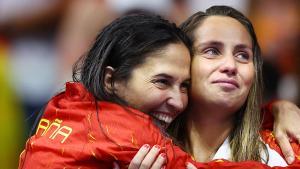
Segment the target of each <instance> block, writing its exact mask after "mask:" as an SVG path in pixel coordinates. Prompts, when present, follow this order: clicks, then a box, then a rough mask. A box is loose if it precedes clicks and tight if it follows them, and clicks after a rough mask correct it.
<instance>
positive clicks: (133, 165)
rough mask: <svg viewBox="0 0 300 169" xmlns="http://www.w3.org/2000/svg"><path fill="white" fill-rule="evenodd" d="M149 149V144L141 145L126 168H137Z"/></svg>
mask: <svg viewBox="0 0 300 169" xmlns="http://www.w3.org/2000/svg"><path fill="white" fill-rule="evenodd" d="M149 150H150V145H149V144H145V145H143V146H142V147H141V148H140V149H139V151H138V152H137V153H136V155H135V156H134V157H133V159H132V160H131V162H130V164H129V166H128V169H136V168H139V167H140V165H141V163H142V162H143V160H144V158H145V157H146V155H147V154H148V152H149Z"/></svg>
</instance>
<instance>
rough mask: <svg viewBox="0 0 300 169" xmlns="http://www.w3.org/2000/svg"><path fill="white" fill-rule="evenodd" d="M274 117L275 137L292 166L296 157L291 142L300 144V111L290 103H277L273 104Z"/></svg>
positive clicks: (281, 101)
mask: <svg viewBox="0 0 300 169" xmlns="http://www.w3.org/2000/svg"><path fill="white" fill-rule="evenodd" d="M272 113H273V116H274V135H275V138H276V141H277V142H278V144H279V146H280V148H281V150H282V153H283V155H284V157H285V159H286V161H287V162H288V163H289V164H291V163H292V162H293V161H294V159H295V155H294V152H293V149H292V147H291V144H290V141H291V140H292V139H295V140H297V141H298V143H300V123H299V122H300V109H299V108H298V107H297V106H296V105H295V104H293V103H291V102H289V101H284V100H280V101H275V102H274V103H273V104H272Z"/></svg>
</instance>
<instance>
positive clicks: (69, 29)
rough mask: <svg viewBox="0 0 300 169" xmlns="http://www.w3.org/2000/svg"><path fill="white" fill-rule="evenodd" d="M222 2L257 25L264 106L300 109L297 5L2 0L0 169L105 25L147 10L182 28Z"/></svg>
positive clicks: (289, 1) (11, 161)
mask: <svg viewBox="0 0 300 169" xmlns="http://www.w3.org/2000/svg"><path fill="white" fill-rule="evenodd" d="M223 4H224V5H229V6H232V7H235V8H236V9H238V10H240V11H241V12H243V13H244V14H245V15H246V16H249V18H250V19H251V20H252V22H253V25H254V27H255V29H256V32H257V36H258V39H259V42H260V45H261V47H262V51H263V57H264V61H265V64H264V79H265V93H264V98H265V100H270V99H277V98H280V99H287V100H290V101H293V102H294V103H296V104H298V106H299V105H300V66H299V65H300V19H299V18H300V1H298V0H284V1H283V0H264V1H259V0H251V1H250V0H244V1H239V0H227V1H226V0H201V1H199V0H152V1H139V0H88V1H87V0H76V1H72V0H51V1H49V0H27V1H26V2H25V1H24V2H22V1H18V0H1V1H0V116H1V118H0V136H1V141H0V150H1V151H0V168H3V169H14V168H17V166H18V159H19V154H20V153H21V151H22V150H23V148H24V144H25V141H26V139H27V138H28V136H29V130H30V129H31V127H32V125H33V123H34V118H35V116H36V114H37V112H38V111H39V110H40V109H41V108H42V106H43V105H44V104H46V102H47V100H48V99H50V98H51V96H53V95H54V94H56V93H58V92H59V91H61V90H63V87H64V83H65V82H66V81H69V80H71V79H72V77H71V71H72V65H73V63H74V62H75V61H76V60H77V59H78V58H79V57H80V56H81V55H83V54H84V53H85V52H86V51H87V50H88V48H89V46H90V45H91V43H93V40H94V38H95V36H96V34H97V33H98V32H99V31H101V28H103V27H104V26H105V25H106V24H108V23H109V22H111V21H112V20H113V19H115V18H116V17H118V16H120V15H122V14H124V13H126V12H128V11H130V10H137V9H144V10H149V11H154V12H156V13H158V14H161V15H163V16H164V17H165V18H167V19H169V20H171V21H173V22H175V23H176V24H178V25H179V24H180V23H181V22H182V21H184V20H185V19H186V18H187V17H188V16H190V15H191V14H193V13H195V12H196V11H199V10H205V9H206V8H208V7H209V6H212V5H223Z"/></svg>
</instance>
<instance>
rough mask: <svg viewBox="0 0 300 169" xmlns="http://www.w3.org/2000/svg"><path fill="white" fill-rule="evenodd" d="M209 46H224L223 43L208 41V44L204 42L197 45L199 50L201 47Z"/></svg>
mask: <svg viewBox="0 0 300 169" xmlns="http://www.w3.org/2000/svg"><path fill="white" fill-rule="evenodd" d="M207 45H213V46H223V43H222V42H219V41H208V42H203V43H200V44H199V45H197V46H196V47H197V48H199V47H201V46H207Z"/></svg>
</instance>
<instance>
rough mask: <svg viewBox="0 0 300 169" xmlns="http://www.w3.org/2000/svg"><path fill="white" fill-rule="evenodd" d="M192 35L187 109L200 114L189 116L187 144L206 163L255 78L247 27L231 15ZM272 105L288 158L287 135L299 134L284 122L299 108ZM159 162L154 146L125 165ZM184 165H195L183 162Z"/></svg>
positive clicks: (213, 20)
mask: <svg viewBox="0 0 300 169" xmlns="http://www.w3.org/2000/svg"><path fill="white" fill-rule="evenodd" d="M216 25H218V26H216ZM195 37H196V42H195V44H194V45H195V47H196V49H197V50H196V54H195V56H194V58H193V61H192V68H191V76H192V81H191V92H190V93H191V98H192V100H191V101H192V106H193V108H192V110H201V112H200V111H195V112H192V113H191V114H193V116H190V118H189V122H188V124H189V126H188V128H189V130H190V132H188V133H189V140H190V142H189V144H190V145H191V149H192V152H194V153H193V155H194V157H195V158H196V160H197V161H210V158H211V157H210V156H211V155H214V153H215V151H216V150H217V148H218V147H219V146H220V145H221V144H222V143H223V141H224V139H226V138H227V136H228V134H229V132H230V130H231V128H232V117H233V115H234V112H235V111H236V110H238V109H239V107H241V106H242V104H243V103H244V102H245V100H246V98H247V95H248V93H249V89H250V87H251V85H252V82H253V79H254V65H253V61H252V59H253V53H252V45H251V37H250V35H249V34H248V32H247V30H246V29H245V28H244V26H243V25H241V24H240V23H239V22H238V21H236V20H234V19H233V18H230V17H222V16H211V17H209V18H207V19H206V20H205V21H204V22H203V23H202V24H201V25H200V26H199V27H198V28H197V30H196V31H195ZM232 37H234V38H232ZM215 42H217V43H215ZM220 79H221V80H220ZM224 79H225V80H224ZM229 79H230V80H229ZM193 103H194V104H193ZM272 105H273V110H274V116H275V117H276V119H277V120H278V119H280V120H281V119H282V120H281V122H282V124H280V123H278V122H277V121H276V120H275V122H274V125H276V126H275V134H276V133H279V134H280V135H281V137H280V140H279V144H280V145H281V147H282V149H283V153H286V154H287V155H286V157H292V158H293V157H294V155H293V151H292V150H291V147H290V144H289V142H288V141H287V139H288V137H287V134H286V133H292V134H290V135H291V136H293V137H294V138H300V136H299V137H297V134H296V133H299V132H300V131H298V130H296V129H297V128H296V129H295V126H296V125H293V126H291V125H288V124H290V122H287V121H294V119H299V118H300V111H299V108H298V107H297V106H295V105H294V104H292V103H290V102H285V101H277V102H274V103H273V104H272ZM279 112H280V113H279ZM283 112H291V113H292V114H289V116H290V117H291V118H293V119H291V118H287V116H283V114H285V115H286V113H283ZM279 116H280V117H279ZM210 124H219V125H210ZM291 129H292V130H291ZM155 157H156V158H155ZM162 160H165V159H164V158H163V157H161V155H160V154H159V149H156V148H154V147H153V148H152V149H150V148H147V149H146V148H145V147H142V148H141V149H140V151H139V152H138V153H137V155H136V156H135V157H134V159H133V160H132V162H131V163H130V165H129V169H133V168H140V169H146V168H161V167H163V165H164V164H165V161H164V162H161V161H162ZM287 160H288V159H287ZM292 161H293V160H292ZM187 168H194V167H193V166H192V165H191V164H188V166H187Z"/></svg>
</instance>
